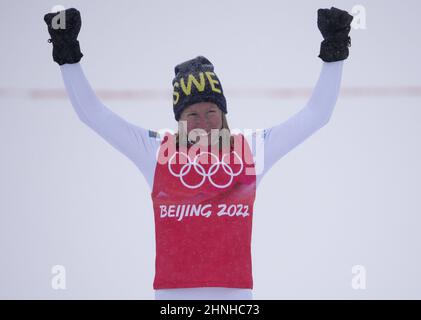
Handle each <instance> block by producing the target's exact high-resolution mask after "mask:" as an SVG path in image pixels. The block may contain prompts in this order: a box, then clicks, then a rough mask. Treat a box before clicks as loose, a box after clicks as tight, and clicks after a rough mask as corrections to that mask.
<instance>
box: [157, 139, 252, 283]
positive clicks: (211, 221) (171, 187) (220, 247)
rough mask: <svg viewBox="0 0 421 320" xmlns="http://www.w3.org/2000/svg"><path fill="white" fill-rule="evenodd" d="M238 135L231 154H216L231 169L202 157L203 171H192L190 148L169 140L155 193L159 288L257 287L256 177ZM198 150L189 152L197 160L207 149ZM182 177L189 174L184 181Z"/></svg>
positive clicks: (161, 158)
mask: <svg viewBox="0 0 421 320" xmlns="http://www.w3.org/2000/svg"><path fill="white" fill-rule="evenodd" d="M233 137H234V139H235V143H234V145H233V146H231V150H230V151H231V152H228V153H222V152H221V151H219V153H218V152H216V153H214V154H215V157H216V154H218V159H219V161H222V160H223V161H224V163H228V164H229V168H228V167H227V166H223V165H222V164H220V165H219V166H218V165H217V164H215V160H216V159H215V158H214V157H212V156H210V155H209V154H208V153H202V154H201V156H200V157H199V158H198V159H197V163H198V164H200V165H201V166H202V168H199V167H196V168H197V169H196V168H195V167H194V166H193V165H190V169H189V165H188V164H187V157H186V156H185V155H184V154H180V152H181V151H186V150H175V144H174V135H172V134H169V133H168V134H166V136H165V137H164V139H163V141H162V143H161V146H160V148H159V151H158V158H157V159H158V162H157V165H156V170H155V176H154V184H153V190H152V193H151V196H152V201H153V207H154V216H155V240H156V258H155V279H154V282H153V288H154V289H168V288H192V287H229V288H253V277H252V261H251V238H252V218H253V205H254V200H255V195H256V175H255V169H254V164H253V160H252V159H253V158H252V154H251V151H250V147H249V145H248V143H247V140H246V139H244V136H243V135H241V134H238V135H233ZM193 148H195V147H189V148H188V149H187V152H186V153H185V154H188V155H189V156H190V161H191V162H193V160H194V158H195V155H198V154H199V153H200V152H203V151H204V150H203V149H202V150H196V149H195V150H194V149H193ZM208 151H211V149H208ZM234 152H236V154H237V155H238V157H239V158H241V160H242V162H243V166H241V163H239V162H238V159H236V156H235V153H234ZM174 154H176V156H175V157H174ZM168 160H171V161H170V162H169V161H168ZM206 161H207V163H206ZM169 163H170V166H169ZM212 165H213V167H212ZM183 166H184V169H183ZM224 168H225V170H224ZM170 169H171V170H170ZM180 170H184V171H180ZM198 172H200V173H202V175H200V174H198ZM207 173H208V174H209V175H210V176H206V174H207ZM228 173H231V175H229V174H228ZM174 174H175V175H174ZM180 174H185V175H184V176H183V177H182V178H180V176H177V175H180ZM236 174H237V175H236ZM230 177H232V181H231V178H230ZM200 183H202V184H201V185H200V186H199V187H198V185H199V184H200ZM183 205H184V206H183ZM192 209H196V210H197V211H194V210H192ZM199 209H202V210H201V211H199ZM181 211H183V214H181ZM221 212H225V213H229V214H221ZM186 213H187V215H186Z"/></svg>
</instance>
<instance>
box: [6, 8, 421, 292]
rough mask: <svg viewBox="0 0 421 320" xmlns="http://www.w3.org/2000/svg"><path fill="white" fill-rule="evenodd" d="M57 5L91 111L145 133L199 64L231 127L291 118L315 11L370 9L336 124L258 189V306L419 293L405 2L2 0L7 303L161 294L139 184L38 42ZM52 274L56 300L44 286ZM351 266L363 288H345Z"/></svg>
mask: <svg viewBox="0 0 421 320" xmlns="http://www.w3.org/2000/svg"><path fill="white" fill-rule="evenodd" d="M55 5H63V6H64V7H66V8H69V7H76V8H78V9H79V10H80V11H81V15H82V30H81V33H80V36H79V41H80V44H81V49H82V52H83V53H84V57H83V58H82V61H81V64H82V66H83V68H84V71H85V73H86V76H87V77H88V80H89V81H90V83H91V85H92V86H93V88H95V90H96V92H97V93H98V95H99V96H100V97H101V100H102V101H103V102H104V103H105V104H106V105H107V106H108V107H109V108H110V109H112V110H113V111H115V112H117V113H118V114H119V115H121V116H123V117H124V118H126V119H127V120H129V121H131V122H133V123H135V124H137V125H139V126H142V127H144V128H151V129H162V128H172V129H175V128H176V122H175V120H174V118H173V112H172V105H171V103H172V95H171V80H172V78H173V76H174V66H175V65H176V64H177V63H179V62H182V61H185V60H187V59H191V58H194V57H196V56H197V55H204V56H206V57H207V58H209V60H210V61H211V62H212V63H213V64H214V65H215V72H216V73H217V75H218V76H219V78H220V79H221V83H222V86H223V88H224V90H225V94H226V96H227V103H228V121H229V124H230V127H231V128H265V127H269V126H272V125H275V124H277V123H280V122H282V121H284V120H286V119H287V118H288V117H289V116H291V115H292V114H294V113H295V112H297V111H298V110H299V109H300V108H302V107H303V106H304V104H305V102H306V100H307V99H308V97H309V96H310V94H311V90H312V88H313V86H314V84H315V82H316V80H317V78H318V75H319V72H320V69H321V64H322V61H321V60H320V59H319V58H317V55H318V53H319V46H320V41H321V35H320V33H319V31H318V29H317V26H316V16H317V9H318V8H327V7H330V6H332V5H333V6H335V7H338V8H341V9H345V10H348V11H349V12H351V10H352V8H353V7H354V6H355V5H362V6H364V8H365V9H366V29H358V30H357V29H353V30H352V31H351V37H352V47H351V54H350V58H349V59H348V60H346V62H345V65H344V72H343V81H342V91H341V95H340V97H339V100H338V103H337V105H336V108H335V110H334V113H333V116H332V118H331V121H330V122H329V123H328V125H327V126H326V127H324V128H322V129H321V130H320V131H318V132H317V133H315V134H314V135H313V136H312V137H310V138H309V139H308V140H307V141H305V142H304V143H303V144H301V145H299V146H298V147H297V148H296V149H294V150H293V151H291V152H290V153H289V154H287V155H286V156H285V157H284V158H282V159H281V160H280V161H279V162H278V163H277V164H275V166H274V167H273V168H272V169H271V171H270V173H269V174H268V175H267V176H266V177H265V178H263V180H262V183H261V185H260V190H258V195H257V199H256V204H255V212H254V220H253V242H252V249H253V251H252V256H253V276H254V298H255V299H295V298H301V299H310V298H314V299H325V298H334V299H342V298H350V299H375V298H379V299H391V298H398V299H399V298H410V299H414V298H416V299H420V298H421V257H420V254H421V232H420V227H421V197H420V181H421V168H420V163H421V152H420V151H421V150H420V148H421V143H420V136H421V79H420V74H421V64H420V63H419V57H420V56H421V45H420V44H421V43H420V42H421V40H420V39H421V38H420V36H419V32H420V31H421V22H420V21H419V18H418V13H419V12H420V10H421V3H420V2H419V1H415V0H411V1H408V0H407V1H402V2H396V1H380V0H378V1H361V2H354V1H303V0H301V1H277V0H271V1H265V0H262V1H212V2H207V1H192V0H190V1H162V0H159V1H97V0H96V1H62V2H59V3H57V2H55V1H46V0H42V1H36V2H35V1H29V0H27V1H12V0H8V1H5V0H1V1H0V15H1V19H0V40H1V43H2V46H1V47H2V50H1V51H0V55H1V59H0V71H1V72H0V146H1V149H0V150H1V151H0V152H1V154H0V155H1V156H0V298H6V299H15V298H23V299H30V298H33V299H44V298H49V299H63V298H66V299H76V298H79V299H85V298H96V299H102V298H107V299H108V298H116V299H121V298H127V299H153V289H152V281H153V276H154V263H155V261H154V258H155V238H154V220H153V210H152V203H151V199H150V194H149V189H148V186H147V183H146V181H145V180H144V178H143V176H142V175H141V173H140V172H139V171H138V169H137V168H136V167H135V166H134V165H133V164H132V163H131V162H130V161H129V160H128V159H127V158H125V157H124V156H123V155H122V154H120V153H118V152H117V151H116V150H115V149H113V148H112V147H111V146H110V145H109V144H108V143H107V142H105V141H104V140H102V139H101V138H100V137H99V136H98V135H97V134H96V133H94V132H93V131H92V130H91V129H89V128H88V127H87V126H85V125H84V124H83V123H81V122H80V121H79V119H78V118H77V116H76V113H75V112H74V110H73V108H72V106H71V104H70V101H69V100H68V98H67V96H66V94H65V92H64V90H63V89H64V85H63V83H62V79H61V74H60V72H59V67H58V65H57V64H56V63H55V62H53V60H52V57H51V50H52V47H51V44H49V43H47V39H48V38H49V35H48V32H47V27H46V25H45V23H44V21H43V16H44V14H45V13H47V12H49V11H50V10H51V8H52V7H53V6H55ZM278 89H281V90H291V91H290V93H291V94H286V92H287V91H281V92H284V93H283V94H279V95H272V94H270V92H272V91H271V90H278ZM143 90H146V91H143ZM133 92H135V93H137V94H134V95H133V94H132V93H133ZM142 92H143V94H139V93H142ZM145 92H146V93H145ZM55 265H62V266H64V267H65V270H66V290H55V289H53V288H52V285H51V282H52V278H53V277H54V274H53V273H52V267H53V266H55ZM356 265H361V266H363V267H364V268H365V271H366V288H365V289H363V290H361V289H359V290H356V289H355V288H353V286H352V281H353V278H354V279H355V276H356V275H355V274H353V272H352V268H353V267H354V266H356Z"/></svg>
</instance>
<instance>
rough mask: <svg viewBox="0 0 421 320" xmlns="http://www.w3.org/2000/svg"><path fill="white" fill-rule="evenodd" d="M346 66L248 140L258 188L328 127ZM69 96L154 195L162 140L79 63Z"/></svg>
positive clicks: (195, 295)
mask: <svg viewBox="0 0 421 320" xmlns="http://www.w3.org/2000/svg"><path fill="white" fill-rule="evenodd" d="M343 63H344V61H337V62H329V63H327V62H323V63H322V68H321V72H320V75H319V78H318V80H317V83H316V86H315V88H314V90H313V93H312V95H311V96H310V98H309V100H308V101H307V103H306V104H305V106H304V107H303V108H302V109H300V110H299V111H298V112H297V113H295V114H294V115H292V116H291V117H290V118H288V119H287V120H286V121H284V122H281V123H279V124H277V125H275V126H272V127H270V128H267V129H263V130H256V131H255V132H253V133H250V132H249V134H245V137H246V139H247V140H248V142H249V144H250V145H251V146H254V147H253V148H252V150H253V156H254V161H255V164H256V183H257V186H259V184H260V181H261V179H262V178H263V176H264V175H265V174H266V173H267V172H268V170H269V169H270V168H271V167H272V166H273V165H274V164H275V163H276V162H277V161H278V160H279V159H281V158H282V157H283V156H284V155H286V154H287V153H288V152H289V151H291V150H292V149H294V148H295V147H296V146H297V145H299V144H300V143H301V142H303V141H304V140H306V139H307V138H308V137H309V136H311V135H312V134H313V133H314V132H316V131H317V130H318V129H320V128H322V127H323V126H324V125H325V124H327V123H328V121H329V119H330V117H331V115H332V112H333V109H334V106H335V104H336V101H337V98H338V94H339V89H340V84H341V78H342V69H343ZM60 70H61V74H62V77H63V81H64V84H65V87H66V91H67V93H68V96H69V98H70V101H71V104H72V106H73V108H74V110H75V111H76V113H77V115H78V117H79V119H80V120H81V121H82V122H83V123H85V124H86V125H87V126H89V127H90V128H92V129H93V130H94V131H95V132H97V133H98V134H99V135H100V136H101V137H103V138H104V139H105V140H106V141H108V142H109V143H110V144H111V145H112V146H113V147H114V148H115V149H117V150H119V151H120V152H122V153H123V154H124V155H126V156H127V157H128V158H129V159H130V160H131V161H132V162H133V163H134V164H135V165H136V166H137V167H138V168H139V170H140V172H141V173H142V174H143V176H144V177H145V179H146V182H147V183H148V185H149V187H150V190H151V191H152V187H153V181H154V173H155V167H156V162H157V159H156V153H157V150H158V148H159V146H160V144H161V138H162V135H156V134H154V131H152V130H150V129H146V128H142V127H140V126H137V125H135V124H132V123H130V122H129V121H127V120H126V119H124V118H122V117H121V116H119V115H118V114H116V113H114V112H113V111H111V110H110V109H109V108H107V106H105V105H104V104H103V103H102V102H101V101H100V100H99V99H98V97H97V95H96V94H95V92H94V90H93V89H92V88H91V86H90V84H89V82H88V80H87V78H86V76H85V74H84V72H83V69H82V66H81V64H80V63H74V64H63V65H61V66H60ZM201 297H202V298H204V299H212V298H215V299H252V293H251V289H238V288H181V289H160V290H155V298H156V299H189V298H192V299H201Z"/></svg>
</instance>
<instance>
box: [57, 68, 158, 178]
mask: <svg viewBox="0 0 421 320" xmlns="http://www.w3.org/2000/svg"><path fill="white" fill-rule="evenodd" d="M60 70H61V74H62V77H63V81H64V84H65V87H66V91H67V94H68V96H69V98H70V101H71V104H72V106H73V108H74V110H75V111H76V113H77V115H78V117H79V119H80V120H81V121H82V122H83V123H85V124H86V125H87V126H89V127H90V128H91V129H92V130H94V131H95V132H96V133H98V134H99V135H100V136H101V137H102V138H104V139H105V140H106V141H107V142H109V143H110V144H111V145H112V146H113V147H114V148H116V149H117V150H119V151H120V152H121V153H123V154H124V155H126V156H127V157H128V158H129V159H130V160H132V161H133V162H134V163H135V164H136V166H137V167H138V168H139V169H140V170H141V171H142V173H143V174H144V175H145V177H146V178H147V180H148V183H150V180H151V177H149V175H151V174H152V173H153V168H154V166H155V153H156V149H157V147H158V143H159V141H158V140H157V139H156V138H155V137H154V136H153V134H152V133H153V132H151V131H150V130H147V129H144V128H141V127H139V126H136V125H134V124H132V123H129V122H128V121H126V120H125V119H123V118H122V117H120V116H119V115H117V114H116V113H114V112H112V111H111V110H110V109H109V108H107V107H106V106H105V105H104V104H103V103H102V102H101V101H100V100H99V99H98V97H97V95H96V94H95V92H94V91H93V89H92V88H91V86H90V84H89V82H88V80H87V79H86V76H85V74H84V72H83V70H82V66H81V64H80V63H74V64H63V65H61V66H60Z"/></svg>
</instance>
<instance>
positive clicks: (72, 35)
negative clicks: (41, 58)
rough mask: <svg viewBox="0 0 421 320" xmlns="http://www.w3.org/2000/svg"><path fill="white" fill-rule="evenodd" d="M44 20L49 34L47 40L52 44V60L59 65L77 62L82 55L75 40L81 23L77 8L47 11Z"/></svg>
mask: <svg viewBox="0 0 421 320" xmlns="http://www.w3.org/2000/svg"><path fill="white" fill-rule="evenodd" d="M44 21H45V23H46V24H47V27H48V33H49V34H50V36H51V39H48V41H49V42H51V43H52V44H53V60H54V61H55V62H57V63H58V64H59V65H62V64H65V63H77V62H79V61H80V59H81V58H82V57H83V54H82V52H81V51H80V47H79V41H78V40H77V36H78V34H79V31H80V28H81V25H82V20H81V17H80V12H79V10H77V9H75V8H70V9H66V10H63V11H58V12H56V13H47V14H46V15H44Z"/></svg>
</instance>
